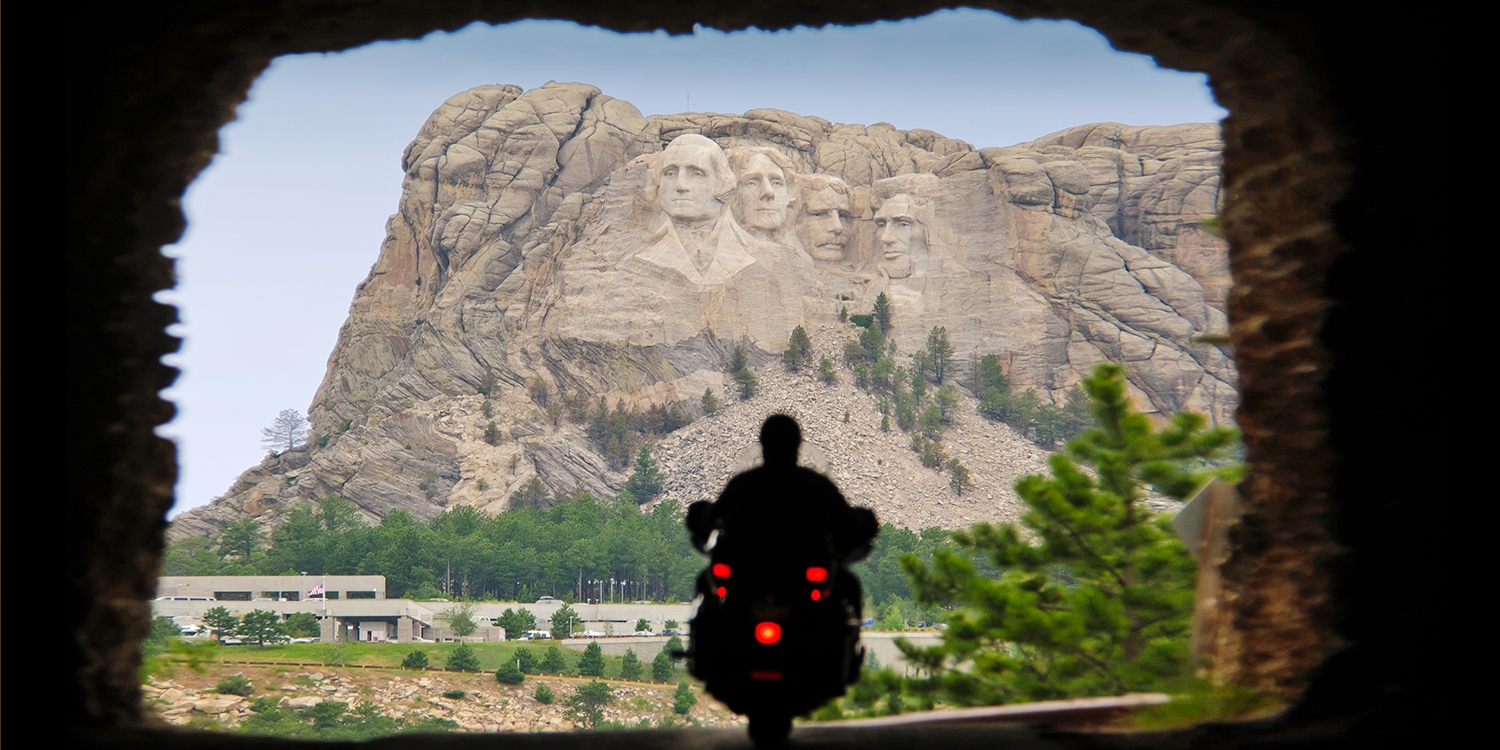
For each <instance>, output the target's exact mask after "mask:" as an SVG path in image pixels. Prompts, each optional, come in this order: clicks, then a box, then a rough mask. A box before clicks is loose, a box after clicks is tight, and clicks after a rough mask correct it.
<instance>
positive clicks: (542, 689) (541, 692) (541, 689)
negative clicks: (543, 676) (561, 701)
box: [533, 682, 557, 706]
mask: <svg viewBox="0 0 1500 750" xmlns="http://www.w3.org/2000/svg"><path fill="white" fill-rule="evenodd" d="M533 697H535V698H536V702H537V703H540V704H542V705H545V706H550V705H552V701H554V700H557V695H556V694H555V693H553V692H552V688H550V687H547V683H545V682H542V683H538V684H537V686H536V694H535V695H534V696H533Z"/></svg>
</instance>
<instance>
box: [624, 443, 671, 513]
mask: <svg viewBox="0 0 1500 750" xmlns="http://www.w3.org/2000/svg"><path fill="white" fill-rule="evenodd" d="M665 482H666V477H665V476H663V475H662V473H661V468H660V466H659V465H658V464H657V463H656V459H654V458H652V457H651V447H650V446H648V445H642V446H641V450H640V452H639V453H637V454H636V456H635V470H634V471H632V472H631V473H630V478H629V479H627V480H625V490H626V491H627V492H629V493H630V496H631V497H632V498H634V499H635V502H636V504H637V505H645V504H646V503H649V502H651V501H652V500H655V499H656V496H657V495H660V494H661V490H662V485H663V484H665Z"/></svg>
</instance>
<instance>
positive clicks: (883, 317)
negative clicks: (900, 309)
mask: <svg viewBox="0 0 1500 750" xmlns="http://www.w3.org/2000/svg"><path fill="white" fill-rule="evenodd" d="M870 316H871V317H873V318H874V319H875V325H876V327H878V328H879V329H880V332H881V333H890V332H891V300H890V298H888V297H886V296H885V292H881V293H880V294H879V295H876V297H875V309H874V310H871V311H870Z"/></svg>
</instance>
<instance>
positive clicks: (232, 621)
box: [203, 607, 240, 640]
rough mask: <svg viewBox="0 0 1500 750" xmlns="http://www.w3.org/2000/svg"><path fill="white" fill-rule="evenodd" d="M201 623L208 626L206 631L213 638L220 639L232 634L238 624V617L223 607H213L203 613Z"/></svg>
mask: <svg viewBox="0 0 1500 750" xmlns="http://www.w3.org/2000/svg"><path fill="white" fill-rule="evenodd" d="M203 624H204V625H205V626H207V627H208V633H209V635H210V636H211V637H213V638H214V639H215V640H222V639H223V638H224V636H226V635H233V634H234V628H235V626H236V625H239V624H240V618H238V617H235V616H234V615H232V614H230V613H229V610H228V609H225V608H224V607H214V608H212V609H210V610H208V611H207V612H204V613H203Z"/></svg>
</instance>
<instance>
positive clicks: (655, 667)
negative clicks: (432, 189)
mask: <svg viewBox="0 0 1500 750" xmlns="http://www.w3.org/2000/svg"><path fill="white" fill-rule="evenodd" d="M651 679H652V680H653V681H655V682H666V681H668V680H670V679H672V657H670V656H668V655H667V650H666V649H662V650H661V651H659V652H657V654H656V658H655V659H652V660H651Z"/></svg>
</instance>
